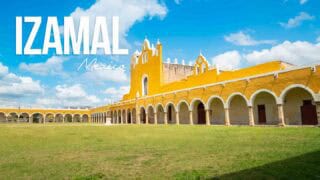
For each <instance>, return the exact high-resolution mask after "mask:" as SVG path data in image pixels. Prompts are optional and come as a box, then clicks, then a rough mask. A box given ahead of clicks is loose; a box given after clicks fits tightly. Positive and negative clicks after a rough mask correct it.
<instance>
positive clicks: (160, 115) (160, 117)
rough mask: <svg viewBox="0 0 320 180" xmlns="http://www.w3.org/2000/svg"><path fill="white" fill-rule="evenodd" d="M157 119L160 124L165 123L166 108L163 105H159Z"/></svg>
mask: <svg viewBox="0 0 320 180" xmlns="http://www.w3.org/2000/svg"><path fill="white" fill-rule="evenodd" d="M157 120H158V124H164V109H163V107H162V105H158V107H157Z"/></svg>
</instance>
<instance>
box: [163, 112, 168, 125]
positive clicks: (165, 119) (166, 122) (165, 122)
mask: <svg viewBox="0 0 320 180" xmlns="http://www.w3.org/2000/svg"><path fill="white" fill-rule="evenodd" d="M164 124H168V113H167V112H164Z"/></svg>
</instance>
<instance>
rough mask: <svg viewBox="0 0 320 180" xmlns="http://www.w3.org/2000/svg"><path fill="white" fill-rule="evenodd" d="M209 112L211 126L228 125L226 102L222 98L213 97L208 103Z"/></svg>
mask: <svg viewBox="0 0 320 180" xmlns="http://www.w3.org/2000/svg"><path fill="white" fill-rule="evenodd" d="M207 106H208V110H209V118H210V124H220V125H221V124H226V122H225V110H224V108H225V106H226V105H225V102H224V100H223V99H222V98H221V97H220V96H211V97H210V98H209V100H208V103H207Z"/></svg>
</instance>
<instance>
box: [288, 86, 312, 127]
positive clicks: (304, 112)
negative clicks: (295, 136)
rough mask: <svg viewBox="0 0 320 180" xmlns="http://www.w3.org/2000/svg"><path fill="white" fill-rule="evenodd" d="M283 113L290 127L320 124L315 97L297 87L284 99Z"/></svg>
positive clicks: (289, 91)
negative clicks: (319, 122)
mask: <svg viewBox="0 0 320 180" xmlns="http://www.w3.org/2000/svg"><path fill="white" fill-rule="evenodd" d="M283 111H284V119H285V123H286V124H288V125H316V124H318V118H317V110H316V105H315V102H314V99H313V96H312V94H310V92H309V91H307V90H306V89H304V88H301V87H295V88H292V89H290V90H288V91H287V93H286V94H285V95H284V98H283Z"/></svg>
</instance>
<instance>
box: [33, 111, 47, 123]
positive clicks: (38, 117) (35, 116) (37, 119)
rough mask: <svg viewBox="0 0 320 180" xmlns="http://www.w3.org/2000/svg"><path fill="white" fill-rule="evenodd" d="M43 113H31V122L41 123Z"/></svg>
mask: <svg viewBox="0 0 320 180" xmlns="http://www.w3.org/2000/svg"><path fill="white" fill-rule="evenodd" d="M43 118H44V117H43V115H42V114H40V113H35V114H33V115H32V123H43Z"/></svg>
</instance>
